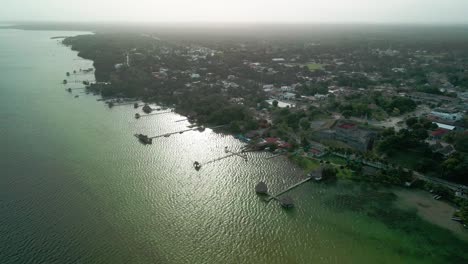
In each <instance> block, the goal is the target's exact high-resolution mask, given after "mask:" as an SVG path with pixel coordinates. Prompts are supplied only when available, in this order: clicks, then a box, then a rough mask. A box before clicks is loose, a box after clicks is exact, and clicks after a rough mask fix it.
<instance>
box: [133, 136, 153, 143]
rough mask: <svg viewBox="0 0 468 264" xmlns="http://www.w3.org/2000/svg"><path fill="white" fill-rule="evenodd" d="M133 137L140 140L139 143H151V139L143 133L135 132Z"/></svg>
mask: <svg viewBox="0 0 468 264" xmlns="http://www.w3.org/2000/svg"><path fill="white" fill-rule="evenodd" d="M135 137H137V138H138V140H140V142H141V143H143V144H145V145H147V144H153V139H152V138H150V137H148V136H147V135H143V134H135Z"/></svg>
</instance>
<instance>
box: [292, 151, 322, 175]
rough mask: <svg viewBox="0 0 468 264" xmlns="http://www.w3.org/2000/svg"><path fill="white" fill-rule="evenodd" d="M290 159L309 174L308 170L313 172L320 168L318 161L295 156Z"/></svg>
mask: <svg viewBox="0 0 468 264" xmlns="http://www.w3.org/2000/svg"><path fill="white" fill-rule="evenodd" d="M291 159H292V161H294V162H295V163H296V164H297V165H299V167H301V168H302V169H303V170H304V171H306V172H309V171H310V170H313V169H315V168H318V167H319V166H320V163H319V162H318V161H316V160H312V159H309V158H307V157H303V156H298V155H296V156H294V157H292V158H291Z"/></svg>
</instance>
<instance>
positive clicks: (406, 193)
mask: <svg viewBox="0 0 468 264" xmlns="http://www.w3.org/2000/svg"><path fill="white" fill-rule="evenodd" d="M391 191H392V192H393V193H394V194H395V195H396V196H397V200H396V201H395V203H394V205H395V207H396V208H398V209H403V210H408V209H409V210H415V211H416V214H417V215H418V216H419V217H420V218H421V219H423V220H425V221H427V222H429V223H431V224H434V225H436V226H439V227H442V228H444V229H446V230H449V231H451V232H452V233H453V234H455V235H456V236H457V237H458V238H460V239H462V240H464V241H468V230H467V229H465V228H464V227H463V225H461V224H460V223H459V222H456V221H453V220H452V219H451V216H450V215H453V213H454V212H455V211H456V208H455V207H454V206H452V205H450V204H448V203H447V202H445V201H440V200H435V199H433V198H432V196H431V195H430V194H429V193H426V192H424V191H423V190H414V189H411V190H405V189H395V188H392V189H391Z"/></svg>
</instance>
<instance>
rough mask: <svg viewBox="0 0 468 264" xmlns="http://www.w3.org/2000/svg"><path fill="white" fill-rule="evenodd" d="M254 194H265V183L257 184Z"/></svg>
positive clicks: (266, 189) (266, 190)
mask: <svg viewBox="0 0 468 264" xmlns="http://www.w3.org/2000/svg"><path fill="white" fill-rule="evenodd" d="M255 192H257V193H259V194H267V192H268V187H267V185H266V183H264V182H259V183H258V184H257V186H255Z"/></svg>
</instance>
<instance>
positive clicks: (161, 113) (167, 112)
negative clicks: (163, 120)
mask: <svg viewBox="0 0 468 264" xmlns="http://www.w3.org/2000/svg"><path fill="white" fill-rule="evenodd" d="M132 104H133V103H132ZM170 113H174V111H166V112H160V113H154V114H146V115H140V116H139V117H138V118H141V117H145V116H155V115H163V114H170Z"/></svg>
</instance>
